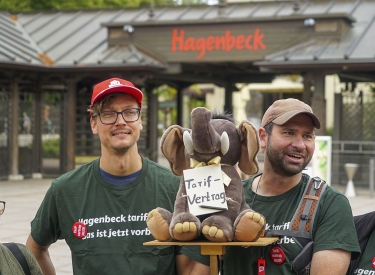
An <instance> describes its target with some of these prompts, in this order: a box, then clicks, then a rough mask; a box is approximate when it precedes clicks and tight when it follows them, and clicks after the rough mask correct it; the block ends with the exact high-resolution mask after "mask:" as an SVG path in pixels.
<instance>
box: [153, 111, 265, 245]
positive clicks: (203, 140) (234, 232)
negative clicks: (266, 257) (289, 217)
mask: <svg viewBox="0 0 375 275" xmlns="http://www.w3.org/2000/svg"><path fill="white" fill-rule="evenodd" d="M191 123H192V129H187V128H182V127H180V126H178V125H172V126H171V127H169V128H168V129H167V130H166V131H165V132H164V134H163V136H162V138H161V145H160V146H161V150H162V153H163V154H164V156H165V157H166V158H167V160H168V161H169V163H170V167H171V170H172V172H173V173H174V174H176V175H179V176H183V175H184V171H186V170H188V169H198V168H193V167H199V166H208V165H211V164H212V162H214V165H217V166H219V168H217V169H219V171H220V169H221V171H220V173H222V172H223V175H224V176H223V177H226V178H227V182H228V183H229V184H227V185H226V184H223V183H220V185H221V184H222V185H223V187H224V188H223V190H224V191H223V194H222V195H224V193H225V199H224V200H226V205H227V208H226V209H225V210H221V211H220V210H216V211H217V212H211V213H209V214H205V215H201V216H196V215H194V214H192V213H191V212H190V211H189V204H191V203H192V199H191V198H189V196H188V195H187V191H189V190H187V185H188V184H189V186H190V181H188V180H187V179H186V178H185V177H184V176H183V177H182V179H181V182H180V186H179V190H178V193H177V197H176V201H175V205H174V212H173V213H170V212H169V211H168V210H166V209H163V208H159V207H158V208H156V209H153V210H152V211H150V213H149V214H148V217H147V226H148V228H149V230H150V232H151V234H152V235H153V236H154V238H155V239H157V240H158V241H172V240H177V241H190V240H194V239H197V238H198V237H199V236H200V235H201V233H202V234H203V235H204V236H205V237H206V238H207V239H208V240H209V241H214V242H230V241H248V242H250V241H256V240H257V239H258V238H259V237H260V236H261V234H262V232H263V231H264V227H265V219H264V217H263V216H262V215H261V214H259V213H257V212H254V211H253V210H252V209H251V208H250V207H249V206H248V205H247V204H246V201H245V197H244V190H243V186H242V182H241V178H240V176H239V174H238V171H237V169H236V165H238V167H239V168H240V169H241V171H242V172H244V173H246V174H255V173H257V172H258V162H257V158H256V155H257V153H258V151H259V138H258V134H257V131H256V129H255V127H254V126H253V125H252V124H251V123H250V122H248V121H243V122H242V123H241V124H240V125H239V127H238V128H237V127H236V126H235V124H234V123H233V119H232V118H231V117H230V116H229V115H226V114H212V113H211V111H209V110H207V109H206V108H202V107H199V108H195V109H193V111H192V113H191ZM213 160H214V161H213ZM197 164H198V166H196V165H197ZM195 171H198V170H190V171H188V172H190V173H191V172H193V173H194V172H195ZM224 173H225V174H224ZM204 183H207V182H206V181H205V182H204ZM189 186H188V188H189ZM220 188H222V187H221V186H220ZM223 197H224V196H220V199H222V198H223ZM213 198H214V197H213ZM199 202H200V201H199Z"/></svg>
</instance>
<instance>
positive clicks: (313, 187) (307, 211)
mask: <svg viewBox="0 0 375 275" xmlns="http://www.w3.org/2000/svg"><path fill="white" fill-rule="evenodd" d="M326 187H327V185H326V183H325V181H323V180H322V179H321V178H319V177H314V178H312V179H311V181H310V183H309V184H308V185H307V186H306V189H305V194H304V196H303V197H302V199H301V201H300V203H299V206H298V208H297V211H296V212H295V213H294V216H293V218H292V221H291V225H292V228H291V230H292V231H299V232H309V233H310V236H312V229H313V224H314V219H315V215H316V210H317V206H318V204H319V200H320V198H321V194H322V193H323V191H324V190H325V188H326Z"/></svg>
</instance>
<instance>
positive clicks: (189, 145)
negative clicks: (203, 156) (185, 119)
mask: <svg viewBox="0 0 375 275" xmlns="http://www.w3.org/2000/svg"><path fill="white" fill-rule="evenodd" d="M182 139H183V141H184V146H185V149H186V151H187V152H188V153H189V154H190V155H192V154H194V147H193V139H192V138H191V135H190V134H189V132H188V131H185V132H184V136H183V138H182Z"/></svg>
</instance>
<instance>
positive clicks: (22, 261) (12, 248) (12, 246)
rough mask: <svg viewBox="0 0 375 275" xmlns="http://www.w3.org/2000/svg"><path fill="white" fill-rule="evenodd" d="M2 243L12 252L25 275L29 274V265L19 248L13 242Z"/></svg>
mask: <svg viewBox="0 0 375 275" xmlns="http://www.w3.org/2000/svg"><path fill="white" fill-rule="evenodd" d="M3 245H4V246H5V247H7V248H8V249H9V250H10V252H12V253H13V255H14V257H15V258H16V259H17V261H18V262H19V264H20V265H21V267H22V269H23V272H24V273H25V275H30V268H29V265H28V263H27V261H26V258H25V256H24V255H23V253H22V251H21V249H20V248H19V247H18V246H17V245H16V244H15V243H3Z"/></svg>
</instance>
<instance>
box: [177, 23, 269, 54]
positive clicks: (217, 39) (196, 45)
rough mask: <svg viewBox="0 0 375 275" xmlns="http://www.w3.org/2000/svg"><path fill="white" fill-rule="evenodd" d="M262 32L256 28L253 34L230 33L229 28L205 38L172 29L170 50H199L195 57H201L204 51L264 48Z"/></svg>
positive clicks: (255, 49)
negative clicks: (186, 34) (187, 35)
mask: <svg viewBox="0 0 375 275" xmlns="http://www.w3.org/2000/svg"><path fill="white" fill-rule="evenodd" d="M263 38H264V34H261V33H260V30H259V29H258V28H257V29H255V30H254V33H253V34H249V35H247V36H245V35H243V34H239V35H237V36H234V35H231V33H230V31H229V30H226V31H225V34H224V35H222V36H213V35H209V36H207V37H205V38H195V37H185V30H183V29H182V30H178V29H173V32H172V52H176V51H180V52H200V53H199V55H198V56H197V57H196V58H197V59H198V60H199V59H202V58H203V57H204V56H205V54H206V52H211V51H227V52H230V51H232V50H233V49H236V50H239V51H240V50H244V49H245V50H249V51H257V50H259V49H261V50H265V49H266V45H265V44H264V43H263Z"/></svg>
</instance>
